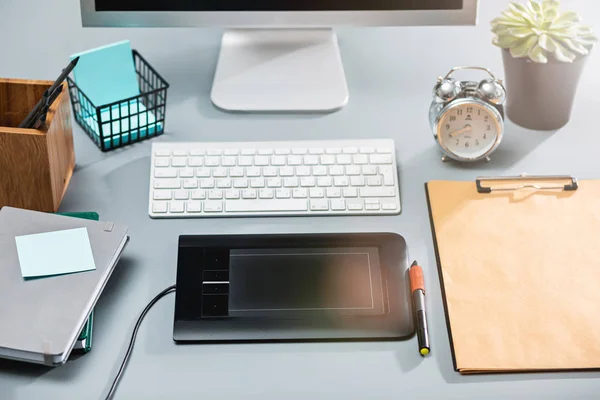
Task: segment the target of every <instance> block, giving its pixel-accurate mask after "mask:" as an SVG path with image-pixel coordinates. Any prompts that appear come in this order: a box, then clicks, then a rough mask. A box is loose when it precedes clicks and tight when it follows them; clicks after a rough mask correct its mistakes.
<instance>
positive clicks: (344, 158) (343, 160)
mask: <svg viewBox="0 0 600 400" xmlns="http://www.w3.org/2000/svg"><path fill="white" fill-rule="evenodd" d="M337 163H338V164H339V165H348V164H352V157H350V156H349V155H347V154H340V155H339V156H337Z"/></svg>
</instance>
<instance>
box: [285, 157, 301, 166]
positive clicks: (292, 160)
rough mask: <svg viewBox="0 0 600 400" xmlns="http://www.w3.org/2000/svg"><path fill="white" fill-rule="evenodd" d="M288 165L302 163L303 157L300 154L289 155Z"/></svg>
mask: <svg viewBox="0 0 600 400" xmlns="http://www.w3.org/2000/svg"><path fill="white" fill-rule="evenodd" d="M287 163H288V165H302V157H300V156H289V157H288V158H287Z"/></svg>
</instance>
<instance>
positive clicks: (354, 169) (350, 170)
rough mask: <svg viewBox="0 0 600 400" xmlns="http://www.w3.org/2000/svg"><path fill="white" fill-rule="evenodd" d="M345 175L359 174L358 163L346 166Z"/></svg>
mask: <svg viewBox="0 0 600 400" xmlns="http://www.w3.org/2000/svg"><path fill="white" fill-rule="evenodd" d="M346 175H360V167H359V166H358V165H348V166H346Z"/></svg>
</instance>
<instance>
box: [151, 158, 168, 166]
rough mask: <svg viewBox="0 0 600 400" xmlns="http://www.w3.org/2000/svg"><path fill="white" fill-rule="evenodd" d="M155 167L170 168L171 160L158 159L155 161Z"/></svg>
mask: <svg viewBox="0 0 600 400" xmlns="http://www.w3.org/2000/svg"><path fill="white" fill-rule="evenodd" d="M154 166H155V167H168V166H169V159H168V158H166V157H158V158H155V159H154Z"/></svg>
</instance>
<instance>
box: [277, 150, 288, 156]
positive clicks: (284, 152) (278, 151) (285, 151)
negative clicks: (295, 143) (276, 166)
mask: <svg viewBox="0 0 600 400" xmlns="http://www.w3.org/2000/svg"><path fill="white" fill-rule="evenodd" d="M275 154H278V155H288V154H290V149H275Z"/></svg>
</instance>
